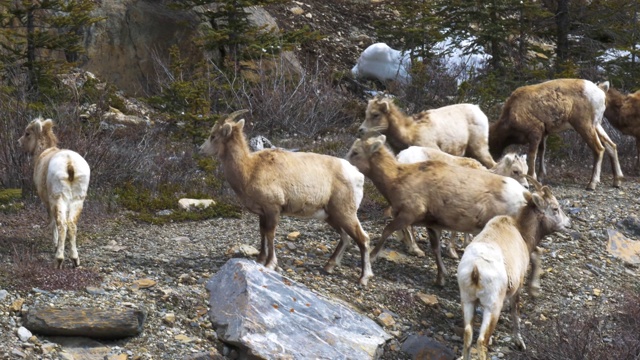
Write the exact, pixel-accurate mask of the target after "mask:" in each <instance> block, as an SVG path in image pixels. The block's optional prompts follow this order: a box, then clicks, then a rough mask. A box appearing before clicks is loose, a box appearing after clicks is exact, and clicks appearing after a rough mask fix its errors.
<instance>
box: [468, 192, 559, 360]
mask: <svg viewBox="0 0 640 360" xmlns="http://www.w3.org/2000/svg"><path fill="white" fill-rule="evenodd" d="M530 182H531V183H532V184H533V185H534V186H535V191H533V193H532V194H531V195H529V196H527V205H526V206H524V207H522V209H521V210H520V212H519V213H518V214H517V216H496V217H494V218H493V219H491V220H490V221H489V222H488V223H487V225H486V226H485V227H484V229H483V230H482V231H481V232H480V234H478V235H477V236H476V237H475V239H473V241H472V242H471V244H469V246H467V248H466V250H465V252H464V255H462V259H461V260H460V263H459V264H458V274H457V276H458V285H459V287H460V300H461V303H462V311H463V316H464V348H463V358H464V359H465V360H467V359H469V355H470V349H471V341H472V338H473V328H472V322H473V317H474V314H475V311H476V306H477V305H478V303H479V304H481V305H482V307H483V314H482V325H481V326H480V335H479V336H478V343H477V344H478V353H479V355H480V359H482V360H484V359H486V357H487V346H488V345H490V343H491V334H492V333H493V330H494V329H495V327H496V324H497V322H498V319H499V317H500V311H501V309H502V305H503V303H504V300H505V299H509V300H510V304H511V317H512V320H511V322H512V326H513V338H514V340H515V343H516V345H517V346H519V347H520V348H522V349H523V350H524V349H525V344H524V342H523V340H522V337H521V336H520V318H519V314H518V300H519V299H518V298H519V293H520V289H521V288H522V287H523V284H524V279H525V275H526V272H527V268H528V267H529V262H530V259H531V262H532V270H531V273H532V275H531V278H532V280H531V283H530V286H531V287H536V286H538V287H539V276H540V263H539V262H540V260H539V258H538V256H537V250H536V247H537V246H538V245H539V244H540V241H541V240H542V238H543V237H545V236H546V235H549V234H551V233H553V232H555V231H561V230H564V229H565V228H566V227H568V226H569V225H570V220H569V218H568V217H567V216H566V215H565V214H564V212H563V211H562V209H561V208H560V206H559V205H558V200H556V198H555V197H554V196H553V194H552V193H551V190H550V189H549V187H547V186H542V185H540V183H538V182H537V181H536V180H534V179H531V180H530Z"/></svg>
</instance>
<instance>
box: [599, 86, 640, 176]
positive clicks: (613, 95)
mask: <svg viewBox="0 0 640 360" xmlns="http://www.w3.org/2000/svg"><path fill="white" fill-rule="evenodd" d="M598 87H599V88H600V89H602V90H603V91H604V92H605V93H606V94H607V108H606V110H605V111H604V117H606V118H607V120H609V123H611V125H613V127H614V128H616V129H618V130H620V132H621V133H623V134H625V135H631V136H633V137H634V138H635V139H636V162H635V166H634V168H635V170H636V171H638V170H640V91H636V92H635V93H633V94H628V95H623V94H622V93H620V92H619V91H618V90H616V89H614V88H610V87H609V82H608V81H606V82H604V83H601V84H598Z"/></svg>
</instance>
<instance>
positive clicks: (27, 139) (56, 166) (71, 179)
mask: <svg viewBox="0 0 640 360" xmlns="http://www.w3.org/2000/svg"><path fill="white" fill-rule="evenodd" d="M18 143H19V145H20V146H21V147H22V149H23V150H24V151H25V152H27V153H28V154H30V155H32V156H33V158H34V159H35V164H34V169H33V182H34V183H35V185H36V189H37V191H38V196H39V197H40V199H41V200H42V202H43V203H44V205H45V207H46V208H47V214H48V217H49V229H50V230H51V231H53V243H54V245H55V246H56V261H57V267H58V268H62V263H63V262H64V246H65V241H66V237H67V231H68V232H69V242H70V244H71V260H72V261H73V265H74V266H79V265H80V258H79V257H78V249H77V247H76V234H77V224H78V220H79V218H80V213H81V212H82V206H83V203H84V199H85V197H86V196H87V189H88V188H89V178H90V175H91V170H90V169H89V164H87V162H86V161H85V160H84V158H83V157H82V156H80V154H78V153H76V152H75V151H71V150H63V149H58V147H57V144H58V139H57V137H56V135H55V134H54V133H53V121H52V120H51V119H47V120H43V119H42V118H36V119H34V120H32V121H31V122H30V123H29V125H27V127H26V129H25V130H24V134H23V135H22V137H20V139H19V140H18Z"/></svg>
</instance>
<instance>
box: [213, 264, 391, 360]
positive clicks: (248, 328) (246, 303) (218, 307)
mask: <svg viewBox="0 0 640 360" xmlns="http://www.w3.org/2000/svg"><path fill="white" fill-rule="evenodd" d="M207 290H209V292H210V299H209V306H210V311H209V316H210V318H211V322H212V323H213V325H214V327H215V328H216V329H217V331H218V337H219V338H220V339H221V340H222V341H225V342H228V343H230V344H233V345H235V346H238V347H239V348H240V349H241V350H242V351H245V352H246V353H247V355H248V356H257V357H259V358H263V359H375V358H377V357H379V356H380V355H381V353H382V351H383V350H382V346H383V345H384V344H385V342H386V341H387V340H389V339H390V338H391V336H390V335H389V334H387V333H386V332H385V331H384V330H382V328H381V327H380V326H378V325H377V324H376V323H375V322H374V321H373V320H371V319H369V318H368V317H366V316H363V315H361V314H359V313H357V312H355V311H354V310H352V309H350V308H349V307H347V306H346V305H343V304H340V303H337V302H334V301H332V300H330V299H327V298H324V297H321V296H319V295H317V294H315V293H313V292H311V291H310V290H309V289H307V288H306V287H304V286H303V285H300V284H298V283H296V282H295V281H293V280H290V279H288V278H286V277H283V276H281V275H280V274H278V273H276V272H274V271H272V270H269V269H267V268H265V267H264V266H262V265H260V264H258V263H256V262H254V261H252V260H247V259H237V258H236V259H231V260H229V261H228V262H227V263H226V264H225V265H224V266H223V267H222V268H221V269H220V270H219V271H218V272H217V273H216V274H215V275H214V276H213V277H212V278H211V280H209V282H208V283H207Z"/></svg>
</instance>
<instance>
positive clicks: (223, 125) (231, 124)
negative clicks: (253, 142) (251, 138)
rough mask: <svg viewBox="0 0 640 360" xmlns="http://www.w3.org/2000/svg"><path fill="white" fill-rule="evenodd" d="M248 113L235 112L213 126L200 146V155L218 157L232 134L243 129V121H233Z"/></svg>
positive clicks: (242, 111)
mask: <svg viewBox="0 0 640 360" xmlns="http://www.w3.org/2000/svg"><path fill="white" fill-rule="evenodd" d="M248 111H249V110H238V111H235V112H233V113H231V114H230V115H229V116H227V117H226V118H223V119H221V120H220V121H218V122H217V123H216V124H215V125H213V127H212V128H211V132H210V133H209V137H207V139H206V140H205V142H204V143H203V144H202V145H201V146H200V154H202V155H208V156H220V155H221V154H222V152H223V151H224V147H225V145H226V143H227V141H228V140H229V139H230V138H231V137H232V135H233V134H234V132H238V131H239V132H242V129H243V128H244V119H240V120H238V121H237V122H236V121H235V119H236V118H237V117H238V116H240V115H242V114H244V113H246V112H248Z"/></svg>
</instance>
